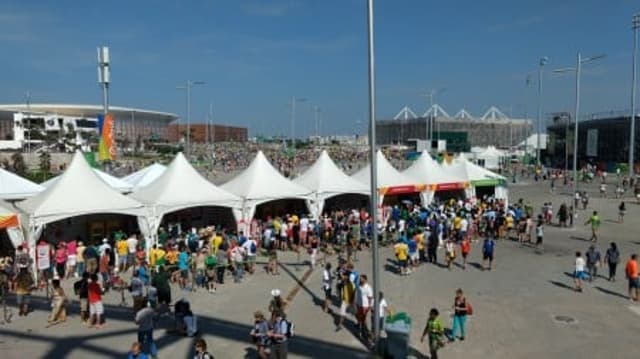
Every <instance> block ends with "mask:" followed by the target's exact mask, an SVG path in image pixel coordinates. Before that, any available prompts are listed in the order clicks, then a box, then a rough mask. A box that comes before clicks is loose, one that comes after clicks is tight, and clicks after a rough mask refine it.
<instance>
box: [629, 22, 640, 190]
mask: <svg viewBox="0 0 640 359" xmlns="http://www.w3.org/2000/svg"><path fill="white" fill-rule="evenodd" d="M632 24H633V56H632V58H633V66H632V71H633V74H632V77H631V78H632V83H631V117H630V122H631V128H630V130H629V180H632V179H633V176H634V175H635V171H634V165H633V164H634V155H635V148H636V144H635V136H636V55H637V53H638V28H640V14H635V15H633V21H632Z"/></svg>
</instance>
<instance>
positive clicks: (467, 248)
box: [460, 236, 471, 269]
mask: <svg viewBox="0 0 640 359" xmlns="http://www.w3.org/2000/svg"><path fill="white" fill-rule="evenodd" d="M460 253H462V269H467V256H468V255H469V253H471V242H470V241H469V237H468V236H465V237H464V239H463V240H462V243H460Z"/></svg>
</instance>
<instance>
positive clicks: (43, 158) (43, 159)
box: [39, 151, 51, 180]
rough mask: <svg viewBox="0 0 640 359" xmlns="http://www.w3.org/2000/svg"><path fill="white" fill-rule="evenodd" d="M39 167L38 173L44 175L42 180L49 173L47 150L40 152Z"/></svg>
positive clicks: (49, 158) (49, 165) (49, 159)
mask: <svg viewBox="0 0 640 359" xmlns="http://www.w3.org/2000/svg"><path fill="white" fill-rule="evenodd" d="M39 169H40V173H41V174H42V176H43V177H44V180H46V179H47V177H49V174H50V173H51V154H49V151H42V152H40V156H39Z"/></svg>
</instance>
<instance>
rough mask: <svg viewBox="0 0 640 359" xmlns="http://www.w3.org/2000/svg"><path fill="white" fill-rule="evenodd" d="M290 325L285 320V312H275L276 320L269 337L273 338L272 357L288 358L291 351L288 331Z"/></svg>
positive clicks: (276, 358)
mask: <svg viewBox="0 0 640 359" xmlns="http://www.w3.org/2000/svg"><path fill="white" fill-rule="evenodd" d="M288 331H289V326H288V324H287V321H286V320H285V317H284V313H283V312H282V311H276V312H275V320H274V323H273V328H272V329H271V330H270V331H269V338H271V341H272V344H271V358H273V359H287V354H288V352H289V347H288V342H287V339H288V338H287V333H288Z"/></svg>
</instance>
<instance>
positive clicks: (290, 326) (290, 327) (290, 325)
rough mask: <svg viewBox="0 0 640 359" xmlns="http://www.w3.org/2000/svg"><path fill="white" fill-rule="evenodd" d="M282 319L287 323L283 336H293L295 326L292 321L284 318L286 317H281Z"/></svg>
mask: <svg viewBox="0 0 640 359" xmlns="http://www.w3.org/2000/svg"><path fill="white" fill-rule="evenodd" d="M283 320H284V322H285V323H287V333H286V334H285V336H286V337H287V338H291V337H293V336H294V335H295V332H294V331H295V327H294V325H293V322H291V321H289V320H286V319H283Z"/></svg>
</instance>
